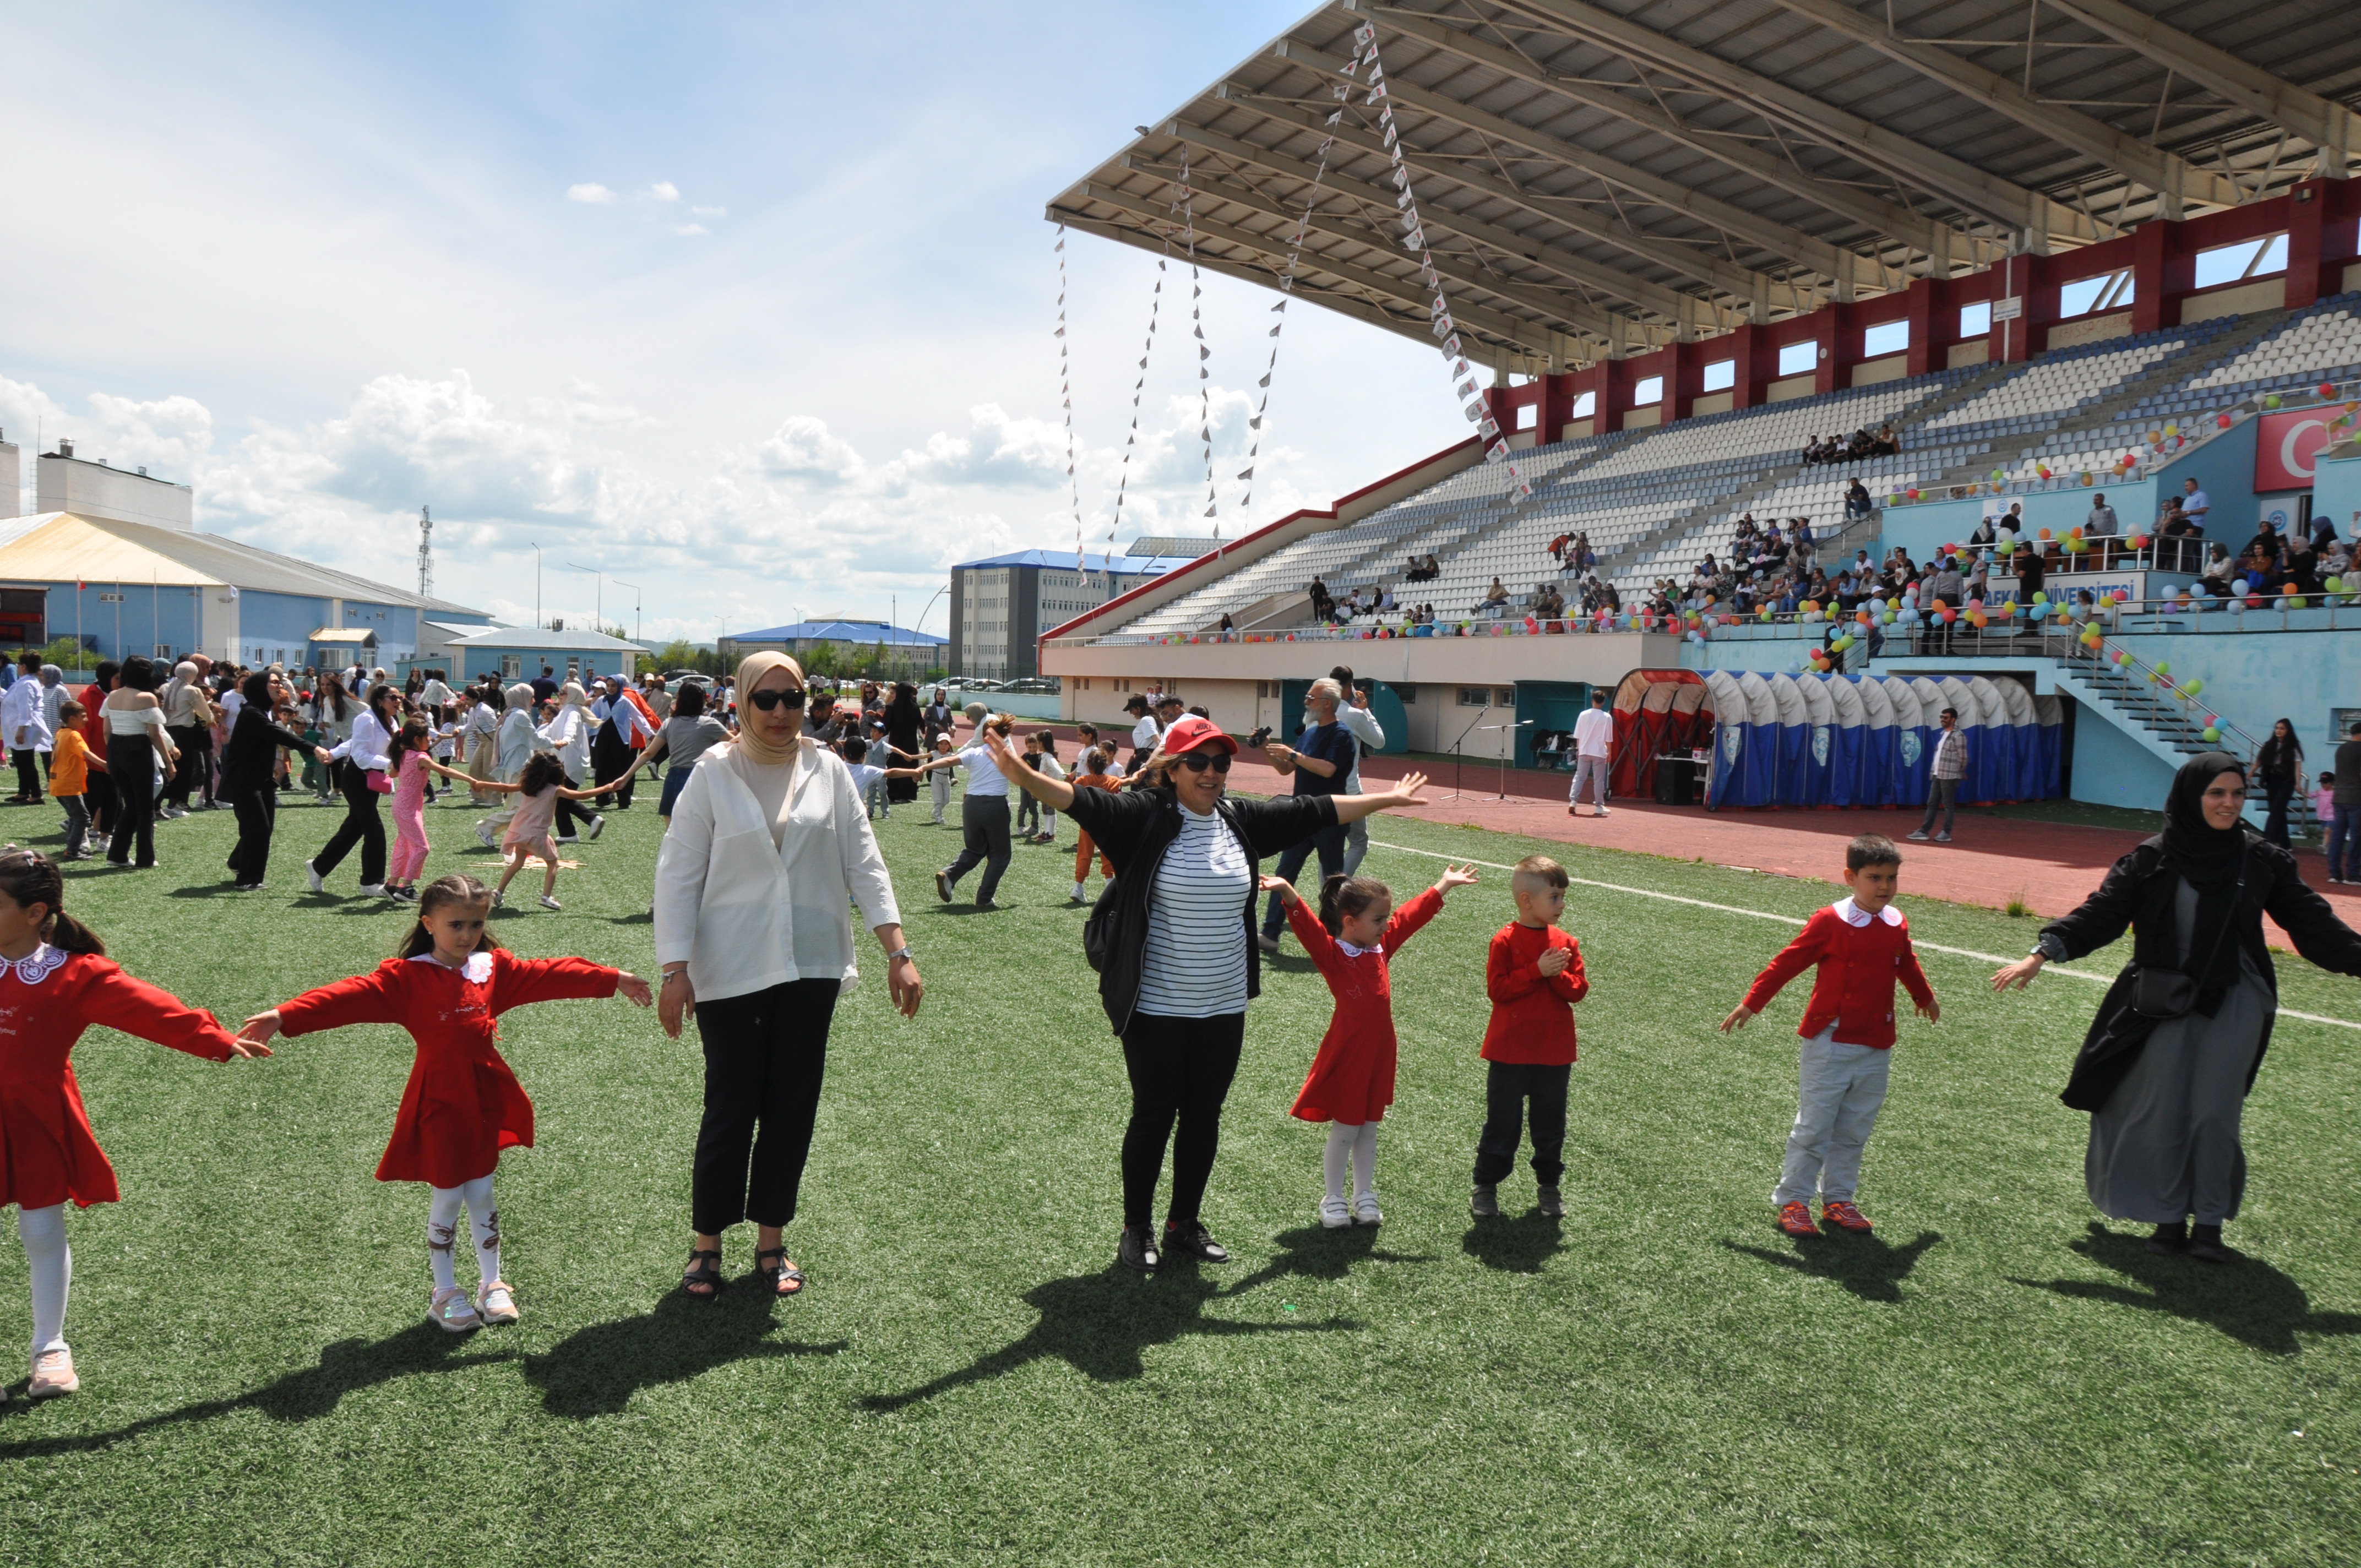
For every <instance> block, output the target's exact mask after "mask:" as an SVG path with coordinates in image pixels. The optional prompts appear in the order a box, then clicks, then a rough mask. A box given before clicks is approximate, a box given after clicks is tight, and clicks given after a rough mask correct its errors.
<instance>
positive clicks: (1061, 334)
mask: <svg viewBox="0 0 2361 1568" xmlns="http://www.w3.org/2000/svg"><path fill="white" fill-rule="evenodd" d="M1057 252H1058V396H1059V397H1060V398H1062V399H1064V400H1065V404H1066V489H1067V491H1068V493H1069V494H1070V495H1071V497H1072V498H1073V506H1074V569H1075V570H1076V571H1077V572H1079V571H1081V570H1082V481H1081V480H1079V479H1077V478H1076V477H1074V369H1073V357H1072V354H1071V347H1072V345H1071V341H1070V340H1069V339H1068V338H1067V336H1066V225H1064V224H1060V225H1058V245H1057Z"/></svg>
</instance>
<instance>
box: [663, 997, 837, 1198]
mask: <svg viewBox="0 0 2361 1568" xmlns="http://www.w3.org/2000/svg"><path fill="white" fill-rule="evenodd" d="M840 989H841V986H840V982H839V981H836V980H835V979H833V978H831V979H828V980H791V981H786V982H785V983H784V984H781V985H774V986H770V987H768V988H766V989H764V990H762V991H756V992H749V993H748V994H746V995H744V996H726V997H723V998H722V999H720V1000H719V1001H718V1002H703V1001H700V1002H699V1003H697V1037H698V1038H699V1039H700V1040H702V1041H703V1042H704V1043H705V1116H704V1119H703V1120H702V1121H700V1122H699V1123H698V1124H697V1164H696V1167H695V1169H694V1170H693V1172H692V1174H691V1177H690V1180H689V1209H690V1222H689V1223H690V1224H691V1225H692V1226H693V1227H694V1228H695V1229H696V1231H697V1234H699V1235H706V1236H718V1235H719V1234H721V1233H722V1232H723V1231H726V1230H728V1229H729V1228H730V1226H732V1225H734V1224H736V1223H738V1222H739V1221H741V1220H752V1222H753V1223H756V1224H758V1225H784V1224H785V1223H787V1222H788V1221H790V1220H792V1219H794V1218H795V1217H796V1190H797V1189H798V1188H799V1187H801V1186H802V1185H803V1179H804V1161H805V1159H806V1158H807V1157H809V1155H810V1154H811V1141H812V1123H813V1122H814V1120H815V1119H817V1117H818V1114H819V1085H820V1076H821V1074H822V1073H823V1072H824V1071H825V1070H826V1069H827V1067H828V1026H829V1021H830V1020H831V1019H833V1018H834V1016H835V1015H836V998H837V993H838V992H839V991H840Z"/></svg>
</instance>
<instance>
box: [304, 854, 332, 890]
mask: <svg viewBox="0 0 2361 1568" xmlns="http://www.w3.org/2000/svg"><path fill="white" fill-rule="evenodd" d="M303 877H304V880H305V881H307V882H309V883H311V884H312V891H313V893H325V892H327V891H328V879H327V878H326V877H324V876H322V875H321V874H320V873H319V872H317V871H316V870H314V869H313V865H312V862H311V861H304V862H303Z"/></svg>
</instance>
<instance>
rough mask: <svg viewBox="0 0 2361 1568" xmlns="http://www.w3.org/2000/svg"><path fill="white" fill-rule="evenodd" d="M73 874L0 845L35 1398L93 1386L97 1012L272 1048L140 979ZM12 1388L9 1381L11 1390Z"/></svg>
mask: <svg viewBox="0 0 2361 1568" xmlns="http://www.w3.org/2000/svg"><path fill="white" fill-rule="evenodd" d="M64 903H65V883H64V881H63V880H62V879H61V878H60V876H59V874H58V868H57V866H56V865H55V864H54V863H52V862H51V861H49V858H48V857H47V856H45V855H41V854H38V853H36V852H35V851H33V850H20V849H18V848H16V845H14V844H11V845H9V846H8V847H7V848H6V849H5V850H0V1155H5V1158H0V1207H5V1206H6V1205H8V1204H10V1203H14V1204H16V1234H17V1236H18V1237H19V1238H20V1239H21V1240H22V1241H23V1242H24V1244H25V1255H26V1258H27V1261H28V1262H29V1263H30V1264H31V1265H32V1284H33V1360H32V1377H31V1380H30V1381H29V1382H28V1383H27V1385H26V1392H27V1394H29V1395H30V1396H32V1397H33V1398H37V1399H39V1398H48V1397H49V1396H51V1395H54V1394H71V1393H72V1392H73V1391H74V1390H75V1389H77V1388H79V1387H82V1381H81V1379H80V1378H79V1377H78V1376H76V1375H75V1373H74V1364H73V1352H72V1351H71V1349H69V1348H68V1347H67V1345H66V1340H65V1326H66V1290H67V1286H68V1284H69V1283H70V1282H71V1279H72V1277H73V1254H72V1253H71V1251H70V1250H69V1249H68V1248H67V1246H66V1220H65V1203H66V1200H67V1199H69V1198H71V1199H72V1200H73V1201H74V1204H75V1206H76V1207H77V1208H84V1209H86V1208H88V1207H90V1205H92V1204H93V1203H112V1202H114V1201H116V1200H117V1199H118V1198H119V1197H120V1196H121V1192H120V1190H118V1189H117V1188H116V1186H115V1168H114V1167H113V1166H111V1165H109V1164H107V1162H106V1155H105V1152H104V1150H102V1149H101V1148H100V1147H99V1146H98V1139H97V1138H96V1137H95V1136H94V1135H93V1134H92V1132H91V1128H90V1118H89V1116H87V1115H86V1114H84V1113H83V1111H82V1091H81V1090H80V1089H79V1088H78V1087H77V1086H76V1085H75V1083H74V1074H73V1066H72V1063H71V1061H70V1060H69V1059H68V1058H70V1056H71V1053H72V1051H73V1047H74V1043H75V1042H76V1041H77V1040H79V1039H81V1037H82V1031H83V1030H84V1029H87V1028H88V1027H90V1025H93V1024H100V1025H105V1026H106V1027H107V1028H110V1029H120V1030H122V1031H123V1032H124V1033H125V1034H126V1035H137V1036H139V1037H140V1038H141V1039H143V1040H153V1041H154V1042H156V1044H158V1045H159V1046H170V1047H172V1049H174V1050H176V1051H186V1052H188V1053H189V1054H190V1055H191V1056H199V1057H204V1058H209V1059H210V1060H213V1061H227V1060H229V1059H230V1058H233V1057H267V1056H269V1054H270V1053H269V1051H268V1050H266V1049H264V1048H263V1047H261V1045H259V1044H254V1045H247V1044H246V1043H244V1042H242V1041H240V1040H238V1039H236V1038H235V1037H234V1036H231V1034H230V1032H229V1031H228V1030H226V1029H225V1028H223V1027H222V1026H221V1025H219V1024H217V1023H215V1022H214V1015H213V1014H210V1013H206V1012H203V1011H200V1010H199V1009H197V1008H193V1007H190V1006H186V1005H184V1004H183V1003H181V1001H180V999H179V998H177V997H174V996H172V995H171V994H170V993H169V992H163V991H159V990H158V989H157V988H156V987H154V986H152V985H149V984H148V983H147V982H146V981H137V980H134V979H132V978H131V977H130V976H129V975H127V974H126V973H124V972H123V970H120V969H118V968H117V967H115V964H114V963H112V962H110V961H109V960H108V959H107V957H106V944H105V943H104V942H102V941H100V940H99V939H98V938H97V936H96V935H95V934H93V932H92V931H91V929H90V927H87V926H84V925H83V924H82V922H80V921H78V920H76V919H75V918H74V917H73V916H71V915H68V914H67V913H66V912H65V908H64ZM6 1398H7V1394H6V1391H5V1389H0V1402H5V1399H6Z"/></svg>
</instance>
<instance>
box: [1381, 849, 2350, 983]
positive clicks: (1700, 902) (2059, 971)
mask: <svg viewBox="0 0 2361 1568" xmlns="http://www.w3.org/2000/svg"><path fill="white" fill-rule="evenodd" d="M1369 842H1370V843H1371V844H1372V845H1373V846H1375V847H1376V848H1378V849H1380V850H1399V851H1400V853H1402V854H1405V855H1423V856H1425V857H1426V858H1427V859H1428V860H1431V861H1451V862H1452V863H1453V864H1455V865H1463V866H1482V867H1483V868H1484V869H1485V870H1486V871H1493V872H1513V871H1515V870H1516V869H1517V868H1516V867H1514V866H1504V865H1501V864H1499V862H1498V861H1476V860H1469V859H1468V858H1466V856H1464V855H1445V854H1440V853H1437V852H1436V851H1435V850H1413V849H1411V847H1410V846H1409V845H1408V844H1389V843H1387V842H1385V841H1384V840H1383V839H1370V840H1369ZM1566 880H1567V881H1569V882H1572V883H1576V884H1577V885H1579V886H1582V887H1596V888H1603V889H1605V890H1606V891H1607V892H1609V893H1628V894H1631V896H1633V897H1634V898H1654V899H1661V900H1663V901H1664V903H1666V904H1686V905H1689V906H1690V907H1691V908H1694V909H1713V910H1719V912H1720V913H1722V914H1724V915H1743V916H1746V917H1747V918H1748V919H1750V920H1775V921H1777V922H1778V923H1779V924H1781V925H1783V926H1801V925H1802V924H1803V923H1804V922H1803V921H1802V920H1801V919H1799V918H1797V917H1796V916H1793V915H1774V914H1773V913H1771V912H1770V911H1769V910H1767V909H1741V908H1740V907H1738V905H1734V904H1714V903H1711V902H1709V901H1708V900H1706V899H1702V898H1684V897H1682V896H1681V895H1680V894H1677V893H1658V892H1656V891H1655V890H1654V889H1653V888H1646V887H1626V886H1624V885H1623V884H1622V883H1617V882H1597V881H1594V880H1592V879H1591V878H1589V877H1580V876H1574V875H1572V874H1570V873H1569V875H1568V876H1567V878H1566ZM1910 945H1911V946H1912V947H1914V948H1922V949H1924V950H1925V951H1927V952H1930V953H1948V954H1949V955H1950V956H1951V957H1953V958H1958V959H1976V960H1977V961H1978V962H1980V963H1988V964H2013V963H2015V961H2016V959H2012V958H2009V957H2006V956H2005V955H2004V954H2000V953H1980V952H1977V951H1976V950H1975V949H1974V948H1947V947H1945V946H1943V944H1941V943H1940V942H1922V941H1920V940H1918V939H1917V938H1916V937H1913V938H1911V939H1910ZM2041 972H2042V973H2043V974H2055V975H2062V976H2064V977H2065V978H2066V979H2068V980H2088V981H2097V982H2098V983H2099V984H2101V985H2110V984H2113V983H2114V978H2115V977H2114V976H2113V975H2111V974H2092V972H2091V971H2090V970H2079V969H2066V968H2064V967H2062V966H2061V965H2058V964H2044V965H2043V966H2042V968H2041ZM2279 1016H2280V1017H2282V1018H2301V1019H2302V1020H2303V1021H2304V1022H2305V1023H2307V1024H2332V1025H2335V1026H2336V1027H2337V1028H2340V1029H2361V1024H2356V1023H2355V1022H2353V1021H2352V1020H2351V1019H2349V1018H2329V1017H2325V1016H2323V1015H2322V1014H2318V1013H2298V1012H2297V1011H2295V1009H2293V1008H2291V1007H2282V1008H2280V1009H2279Z"/></svg>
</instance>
